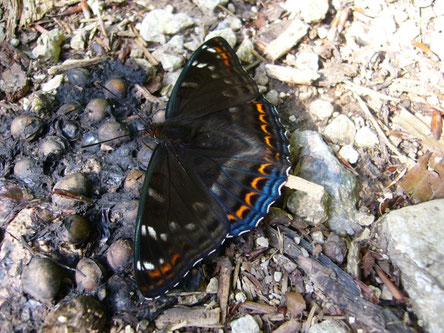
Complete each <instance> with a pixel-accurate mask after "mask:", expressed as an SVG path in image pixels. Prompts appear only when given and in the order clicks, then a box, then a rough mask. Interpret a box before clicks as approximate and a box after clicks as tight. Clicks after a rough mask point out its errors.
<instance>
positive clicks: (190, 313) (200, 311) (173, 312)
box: [155, 307, 220, 331]
mask: <svg viewBox="0 0 444 333" xmlns="http://www.w3.org/2000/svg"><path fill="white" fill-rule="evenodd" d="M219 318H220V308H215V309H211V310H210V309H207V308H205V307H199V308H188V307H174V308H170V309H167V310H165V311H164V312H163V313H162V314H161V315H160V316H159V317H157V319H156V321H155V323H156V327H157V328H158V329H165V330H167V329H168V330H171V331H172V330H177V329H179V328H182V327H189V326H193V327H213V328H214V327H219V326H220V325H219Z"/></svg>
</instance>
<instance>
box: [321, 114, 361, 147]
mask: <svg viewBox="0 0 444 333" xmlns="http://www.w3.org/2000/svg"><path fill="white" fill-rule="evenodd" d="M323 134H324V135H325V136H326V137H327V138H328V139H330V140H331V141H332V142H333V143H337V144H339V145H349V144H353V142H354V141H355V134H356V128H355V124H354V123H353V121H351V120H350V118H348V117H347V116H346V115H343V114H340V115H339V116H337V117H336V118H335V119H333V120H332V121H331V122H330V123H329V124H328V125H327V126H326V127H325V129H324V133H323Z"/></svg>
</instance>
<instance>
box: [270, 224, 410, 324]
mask: <svg viewBox="0 0 444 333" xmlns="http://www.w3.org/2000/svg"><path fill="white" fill-rule="evenodd" d="M279 229H280V232H281V237H283V241H284V246H283V251H284V254H286V255H287V256H289V257H291V258H292V259H293V260H294V261H295V263H296V264H297V265H298V266H299V268H300V269H302V270H303V271H304V272H305V274H306V277H307V278H308V279H310V282H311V283H312V284H313V286H314V288H315V291H316V294H318V295H319V296H321V297H324V298H325V299H326V300H328V301H329V302H331V303H333V304H336V305H337V306H339V307H340V308H341V310H342V311H343V312H344V313H345V314H347V315H349V316H354V317H355V318H356V320H357V321H359V322H361V323H362V324H364V325H366V326H368V327H371V328H373V329H374V330H376V331H378V332H410V330H409V329H407V328H405V327H404V326H403V325H402V321H401V320H399V319H398V318H397V317H396V316H395V315H394V314H393V313H392V312H391V311H390V310H389V309H384V308H382V307H380V306H378V305H376V304H373V303H371V302H369V301H367V300H366V299H364V298H362V297H361V294H360V292H359V289H358V288H357V287H356V284H355V282H354V280H353V277H351V276H350V275H349V274H347V273H346V272H344V271H343V270H341V269H340V268H339V267H338V266H337V265H336V264H334V263H333V262H332V261H331V260H330V259H329V258H328V257H326V256H325V255H323V254H320V255H319V256H318V257H314V256H313V255H312V247H311V245H310V244H309V243H308V242H306V241H304V240H303V239H302V240H301V242H300V244H299V245H297V244H296V243H295V242H294V241H293V239H294V238H295V237H296V236H299V235H298V233H296V232H294V231H292V230H291V229H289V228H286V227H279ZM267 232H268V237H269V239H270V245H271V246H273V247H278V246H279V238H278V237H279V236H278V235H279V233H278V231H277V230H275V229H273V228H271V227H269V228H267ZM301 246H302V247H304V248H305V249H306V250H307V251H308V252H309V254H310V255H309V256H308V257H305V256H304V255H303V252H302V251H301Z"/></svg>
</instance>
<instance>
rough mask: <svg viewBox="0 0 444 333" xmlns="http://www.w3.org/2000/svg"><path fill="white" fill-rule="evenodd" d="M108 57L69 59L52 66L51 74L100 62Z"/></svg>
mask: <svg viewBox="0 0 444 333" xmlns="http://www.w3.org/2000/svg"><path fill="white" fill-rule="evenodd" d="M106 59H107V57H106V56H102V57H96V58H92V59H80V60H67V61H65V62H64V63H63V64H61V65H56V66H52V67H51V68H49V69H48V74H49V75H55V74H59V73H62V72H65V71H67V70H70V69H73V68H78V67H88V66H91V65H96V64H99V63H101V62H103V61H105V60H106Z"/></svg>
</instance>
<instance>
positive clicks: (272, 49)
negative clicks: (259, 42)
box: [265, 20, 308, 60]
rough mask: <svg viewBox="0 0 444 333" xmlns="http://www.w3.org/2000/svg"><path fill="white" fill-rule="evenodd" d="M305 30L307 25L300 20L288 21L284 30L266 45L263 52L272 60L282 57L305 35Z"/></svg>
mask: <svg viewBox="0 0 444 333" xmlns="http://www.w3.org/2000/svg"><path fill="white" fill-rule="evenodd" d="M307 30H308V26H307V25H306V24H305V23H304V22H302V21H301V20H292V21H290V22H289V23H288V26H287V28H286V29H285V30H284V32H283V33H281V34H280V35H279V36H278V37H277V38H276V39H274V40H273V41H271V42H270V43H269V44H268V45H267V47H266V48H265V53H266V54H267V55H268V56H269V57H270V58H271V59H272V60H276V59H278V58H280V57H282V56H283V55H285V54H286V53H287V52H288V51H290V50H291V48H292V47H293V46H295V45H296V43H297V42H299V41H300V40H301V39H302V37H304V36H305V35H306V33H307Z"/></svg>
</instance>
